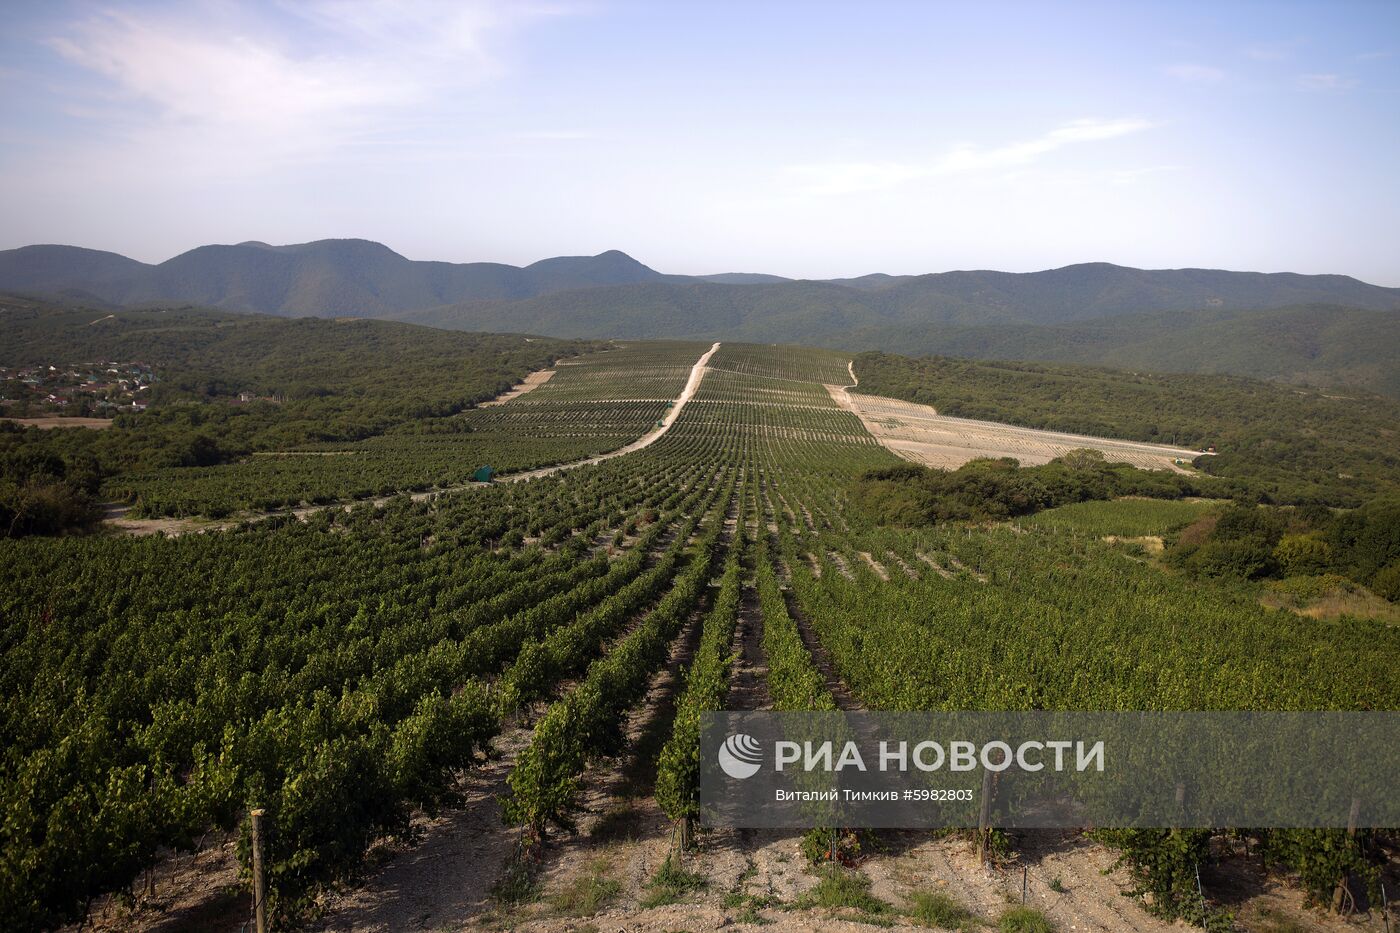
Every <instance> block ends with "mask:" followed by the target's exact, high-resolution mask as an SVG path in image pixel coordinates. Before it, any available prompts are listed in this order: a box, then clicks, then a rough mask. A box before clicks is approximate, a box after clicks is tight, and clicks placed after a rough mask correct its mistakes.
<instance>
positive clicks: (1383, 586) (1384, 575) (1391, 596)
mask: <svg viewBox="0 0 1400 933" xmlns="http://www.w3.org/2000/svg"><path fill="white" fill-rule="evenodd" d="M1371 589H1372V590H1373V591H1374V592H1375V594H1376V595H1377V596H1379V597H1381V598H1382V599H1388V600H1390V601H1391V602H1396V603H1400V561H1397V562H1396V563H1393V564H1390V565H1389V566H1387V567H1383V568H1382V569H1381V570H1379V571H1377V572H1376V575H1375V577H1373V578H1372V580H1371Z"/></svg>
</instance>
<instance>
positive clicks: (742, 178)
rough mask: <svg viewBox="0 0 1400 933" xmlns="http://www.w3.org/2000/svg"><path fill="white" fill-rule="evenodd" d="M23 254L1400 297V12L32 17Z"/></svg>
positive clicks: (435, 9) (6, 210) (697, 10)
mask: <svg viewBox="0 0 1400 933" xmlns="http://www.w3.org/2000/svg"><path fill="white" fill-rule="evenodd" d="M3 12H4V15H5V27H4V30H3V33H2V34H0V217H2V218H3V222H2V223H0V248H5V247H12V246H19V245H23V244H26V243H43V242H49V243H73V244H78V245H82V246H90V247H96V248H101V249H110V250H115V251H117V252H121V253H125V254H127V255H129V256H133V257H135V258H138V259H143V260H146V261H158V260H162V259H166V258H169V257H170V256H172V255H174V254H176V253H179V252H181V251H183V250H185V249H189V248H191V247H193V246H196V245H199V244H203V243H233V242H238V241H241V240H248V239H258V240H266V241H269V242H273V243H292V242H301V241H305V240H310V239H317V238H321V237H337V236H359V237H366V238H369V239H374V240H379V241H382V242H384V243H386V244H388V245H389V246H390V247H392V248H394V249H395V250H397V251H399V252H400V253H403V254H404V255H406V256H408V257H410V258H413V259H444V260H453V261H470V260H494V261H501V262H510V263H517V264H519V263H527V262H531V261H533V260H536V259H539V258H543V257H546V256H553V255H561V254H582V253H596V252H600V251H602V250H605V249H610V248H616V249H622V250H625V251H626V252H628V253H630V254H632V255H633V256H635V257H637V258H638V259H640V260H642V261H643V262H645V263H647V264H648V265H651V266H653V267H655V268H658V269H661V270H662V271H667V272H686V273H707V272H720V271H765V272H775V273H780V274H784V275H792V276H810V277H829V276H842V275H858V274H862V273H867V272H874V271H883V272H891V273H911V272H934V271H943V270H946V269H958V268H964V269H965V268H995V269H1006V270H1011V271H1030V270H1034V269H1042V268H1049V267H1054V266H1061V265H1066V264H1069V263H1073V262H1084V261H1093V260H1106V261H1110V262H1117V263H1123V264H1126V265H1133V266H1145V267H1151V268H1164V267H1179V266H1210V267H1223V268H1234V269H1257V270H1263V271H1281V270H1291V271H1297V272H1340V273H1346V274H1350V275H1355V276H1358V277H1360V278H1363V279H1366V280H1368V281H1372V282H1376V283H1379V284H1385V285H1400V2H1394V0H1381V2H1372V3H1342V2H1324V3H1309V4H1302V3H1284V2H1268V3H1259V4H1251V3H1245V2H1237V0H1227V2H1211V3H1202V4H1199V5H1193V4H1188V3H1161V4H1129V3H1105V4H1091V3H1078V4H1063V3H1041V2H1035V3H1032V2H1025V3H1003V4H994V3H985V2H979V3H936V2H926V3H897V4H879V3H870V2H861V3H850V4H818V3H790V4H789V3H778V2H767V3H765V2H748V3H733V4H726V3H721V2H714V0H709V2H703V3H694V4H688V3H680V2H671V0H665V2H662V0H657V2H649V3H629V2H608V0H597V2H580V3H573V2H568V0H565V2H559V3H538V4H532V3H530V2H528V0H526V2H500V3H493V2H483V3H462V2H443V3H435V2H416V0H409V2H374V0H301V2H294V0H288V2H285V3H282V2H273V3H265V4H252V3H248V4H234V3H205V2H198V0H195V2H191V0H183V2H178V3H127V4H87V3H65V2H43V3H32V4H25V3H15V2H13V0H11V2H7V3H6V4H5V5H4V10H3Z"/></svg>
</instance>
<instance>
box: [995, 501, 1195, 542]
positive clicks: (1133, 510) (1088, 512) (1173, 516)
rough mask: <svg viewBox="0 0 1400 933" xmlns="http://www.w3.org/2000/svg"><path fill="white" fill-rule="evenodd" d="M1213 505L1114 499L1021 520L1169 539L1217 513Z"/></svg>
mask: <svg viewBox="0 0 1400 933" xmlns="http://www.w3.org/2000/svg"><path fill="white" fill-rule="evenodd" d="M1220 507H1221V504H1220V503H1218V502H1214V501H1205V502H1201V501H1185V500H1170V499H1112V500H1101V501H1091V502H1075V503H1071V504H1069V505H1061V506H1056V507H1055V508H1051V509H1046V510H1045V511H1043V512H1037V513H1036V514H1034V515H1030V516H1027V517H1026V518H1024V519H1022V521H1021V524H1022V525H1023V526H1024V527H1027V528H1044V529H1048V530H1052V531H1063V532H1072V533H1076V534H1084V535H1091V536H1093V537H1096V538H1101V537H1105V536H1107V535H1118V536H1120V537H1139V536H1143V535H1166V534H1170V533H1171V532H1173V531H1176V530H1177V529H1179V528H1181V527H1183V526H1185V525H1188V524H1190V523H1191V522H1192V521H1194V520H1196V519H1198V518H1200V517H1201V516H1202V515H1206V514H1209V513H1211V512H1215V511H1218V510H1219V509H1220Z"/></svg>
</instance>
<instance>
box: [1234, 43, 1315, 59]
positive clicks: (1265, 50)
mask: <svg viewBox="0 0 1400 933" xmlns="http://www.w3.org/2000/svg"><path fill="white" fill-rule="evenodd" d="M1302 45H1303V40H1302V39H1280V40H1276V41H1273V42H1256V43H1255V44H1253V45H1251V46H1249V47H1248V48H1246V49H1245V50H1244V54H1245V56H1246V57H1248V58H1252V59H1254V60H1255V61H1257V62H1281V61H1286V60H1288V59H1290V58H1292V57H1293V53H1294V52H1296V51H1297V50H1298V48H1299V47H1300V46H1302Z"/></svg>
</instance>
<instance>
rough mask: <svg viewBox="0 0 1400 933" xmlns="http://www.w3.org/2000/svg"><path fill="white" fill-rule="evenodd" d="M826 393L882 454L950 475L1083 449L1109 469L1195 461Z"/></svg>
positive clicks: (1154, 447)
mask: <svg viewBox="0 0 1400 933" xmlns="http://www.w3.org/2000/svg"><path fill="white" fill-rule="evenodd" d="M826 388H827V391H828V392H830V393H831V397H832V398H833V399H834V400H835V401H836V404H838V405H840V406H841V407H842V408H845V409H846V410H847V411H851V412H854V413H855V414H856V415H857V416H858V417H859V418H860V420H861V423H863V424H864V425H865V427H866V429H867V430H868V431H869V432H870V433H871V434H873V435H874V436H875V439H876V440H878V441H879V442H880V443H881V444H883V445H884V446H885V447H886V448H888V449H889V450H891V451H893V452H894V453H896V454H898V455H899V456H901V457H903V458H905V459H906V460H913V461H914V462H915V463H922V464H924V465H925V466H930V467H938V468H941V469H945V470H955V469H957V468H958V467H960V466H962V465H963V464H964V463H967V462H968V461H969V460H975V459H977V458H978V457H1014V458H1015V459H1016V460H1019V461H1020V462H1021V465H1022V466H1036V465H1038V464H1042V463H1049V462H1050V461H1051V460H1054V459H1055V458H1056V457H1059V456H1062V455H1064V454H1066V453H1069V452H1070V451H1071V450H1078V449H1083V448H1086V447H1087V448H1090V449H1093V450H1098V451H1102V452H1103V455H1104V457H1105V458H1107V459H1108V460H1110V461H1113V462H1115V463H1128V464H1131V465H1133V466H1135V467H1140V468H1142V469H1146V470H1174V471H1175V472H1178V473H1187V472H1190V471H1189V470H1188V469H1184V468H1183V467H1182V466H1181V465H1179V464H1177V463H1176V461H1177V460H1183V461H1185V462H1186V463H1190V462H1191V461H1192V460H1194V459H1195V458H1196V457H1199V456H1200V455H1201V452H1200V451H1198V450H1188V449H1186V448H1183V447H1167V446H1165V445H1161V444H1144V443H1140V442H1137V441H1120V440H1115V439H1112V438H1106V437H1091V436H1089V435H1085V434H1062V433H1060V432H1058V431H1042V430H1039V429H1036V428H1022V427H1017V426H1016V425H1010V424H999V423H997V422H995V421H975V420H973V419H970V418H952V417H949V416H947V415H940V414H939V413H938V412H937V411H936V410H934V409H933V408H932V407H930V406H928V405H919V404H916V403H914V402H903V401H900V400H898V399H892V398H883V397H881V396H878V395H861V394H858V393H855V392H851V391H850V389H849V388H848V387H844V386H832V385H829V386H827V387H826Z"/></svg>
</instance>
